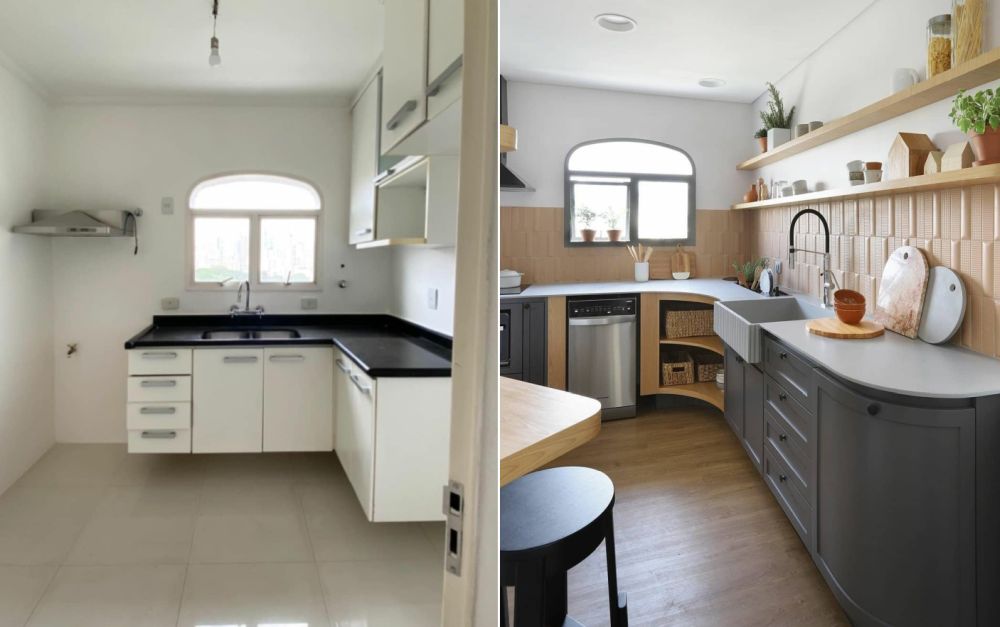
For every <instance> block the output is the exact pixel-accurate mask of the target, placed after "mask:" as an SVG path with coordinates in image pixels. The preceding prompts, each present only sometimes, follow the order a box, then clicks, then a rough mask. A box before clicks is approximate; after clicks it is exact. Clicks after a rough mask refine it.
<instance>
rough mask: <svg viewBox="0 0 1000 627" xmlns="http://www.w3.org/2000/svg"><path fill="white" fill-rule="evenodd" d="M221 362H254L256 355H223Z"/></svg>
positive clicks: (255, 361)
mask: <svg viewBox="0 0 1000 627" xmlns="http://www.w3.org/2000/svg"><path fill="white" fill-rule="evenodd" d="M222 362H223V363H226V364H255V363H257V357H256V355H247V356H245V357H244V356H240V357H223V358H222Z"/></svg>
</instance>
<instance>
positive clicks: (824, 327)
mask: <svg viewBox="0 0 1000 627" xmlns="http://www.w3.org/2000/svg"><path fill="white" fill-rule="evenodd" d="M806 328H807V329H809V332H810V333H814V334H816V335H822V336H823V337H832V338H836V339H838V340H867V339H869V338H873V337H878V336H880V335H882V334H883V333H885V327H883V326H882V325H881V324H879V323H878V322H872V321H871V320H862V321H861V322H859V323H858V324H847V323H846V322H841V321H840V319H839V318H817V319H816V320H810V321H809V322H807V323H806Z"/></svg>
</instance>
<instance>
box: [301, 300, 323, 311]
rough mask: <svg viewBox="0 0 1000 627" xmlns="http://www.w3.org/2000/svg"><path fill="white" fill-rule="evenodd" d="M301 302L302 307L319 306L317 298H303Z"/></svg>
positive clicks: (311, 307)
mask: <svg viewBox="0 0 1000 627" xmlns="http://www.w3.org/2000/svg"><path fill="white" fill-rule="evenodd" d="M299 303H300V304H301V305H302V309H316V307H318V306H319V301H317V300H316V299H315V298H303V299H302V300H301V301H299Z"/></svg>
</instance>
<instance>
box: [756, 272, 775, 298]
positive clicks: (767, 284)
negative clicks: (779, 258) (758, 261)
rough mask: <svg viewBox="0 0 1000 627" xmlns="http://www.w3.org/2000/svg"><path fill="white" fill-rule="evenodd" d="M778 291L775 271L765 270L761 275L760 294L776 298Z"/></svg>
mask: <svg viewBox="0 0 1000 627" xmlns="http://www.w3.org/2000/svg"><path fill="white" fill-rule="evenodd" d="M777 290H778V282H777V281H775V279H774V270H771V269H770V268H764V269H763V270H762V271H761V273H760V293H761V294H764V295H766V296H774V295H775V294H776V293H777Z"/></svg>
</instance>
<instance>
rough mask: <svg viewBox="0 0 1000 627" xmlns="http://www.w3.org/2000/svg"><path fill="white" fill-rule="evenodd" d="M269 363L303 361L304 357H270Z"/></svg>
mask: <svg viewBox="0 0 1000 627" xmlns="http://www.w3.org/2000/svg"><path fill="white" fill-rule="evenodd" d="M268 359H269V360H270V361H305V360H306V358H305V355H271V356H270V357H269V358H268Z"/></svg>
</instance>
